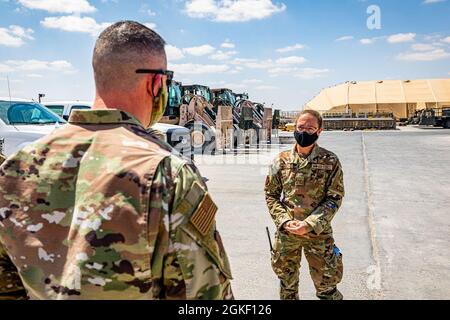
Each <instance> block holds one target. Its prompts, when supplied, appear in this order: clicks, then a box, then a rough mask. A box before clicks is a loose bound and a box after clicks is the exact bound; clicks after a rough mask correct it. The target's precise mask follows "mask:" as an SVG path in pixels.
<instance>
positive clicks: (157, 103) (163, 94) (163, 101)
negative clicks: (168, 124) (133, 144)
mask: <svg viewBox="0 0 450 320" xmlns="http://www.w3.org/2000/svg"><path fill="white" fill-rule="evenodd" d="M168 100H169V93H168V92H167V90H166V89H164V88H162V89H161V90H160V91H159V95H158V96H157V97H155V100H153V109H152V115H151V117H150V123H149V124H148V126H147V128H150V127H151V126H153V125H154V124H155V123H158V121H159V120H161V118H162V117H163V115H164V112H165V111H166V107H167V102H168Z"/></svg>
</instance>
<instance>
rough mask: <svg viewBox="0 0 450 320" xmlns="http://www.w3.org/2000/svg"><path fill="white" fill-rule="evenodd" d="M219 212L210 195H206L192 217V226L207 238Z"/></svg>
mask: <svg viewBox="0 0 450 320" xmlns="http://www.w3.org/2000/svg"><path fill="white" fill-rule="evenodd" d="M217 210H218V208H217V206H216V204H215V203H214V201H213V200H212V199H211V197H210V195H209V193H205V195H204V197H203V199H202V201H201V202H200V204H199V205H198V208H197V210H196V211H195V212H194V214H193V215H192V217H191V224H192V225H193V226H194V227H195V228H196V229H197V231H198V232H200V234H201V235H202V236H206V235H207V234H208V232H209V230H210V229H211V227H212V225H213V224H214V221H215V217H216V213H217Z"/></svg>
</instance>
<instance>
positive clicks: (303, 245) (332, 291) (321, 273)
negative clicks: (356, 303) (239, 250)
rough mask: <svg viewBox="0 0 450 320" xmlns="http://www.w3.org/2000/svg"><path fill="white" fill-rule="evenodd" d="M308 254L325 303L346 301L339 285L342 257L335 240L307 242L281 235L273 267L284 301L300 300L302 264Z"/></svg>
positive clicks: (288, 235)
mask: <svg viewBox="0 0 450 320" xmlns="http://www.w3.org/2000/svg"><path fill="white" fill-rule="evenodd" d="M302 250H304V251H305V256H306V260H308V264H309V272H310V274H311V278H312V280H313V282H314V286H315V287H316V295H317V297H318V298H320V299H323V300H342V299H343V296H342V294H341V293H340V292H339V290H337V284H338V283H340V282H341V280H342V276H343V264H342V254H341V253H339V252H338V251H339V250H338V249H337V247H336V246H335V244H334V239H333V237H331V236H330V237H329V238H327V239H325V240H307V239H302V238H300V237H298V236H295V235H291V234H288V233H287V232H285V231H282V232H277V234H276V237H275V246H274V252H273V254H272V268H273V270H274V271H275V274H276V275H277V276H278V278H279V279H280V298H281V299H282V300H298V299H299V294H298V286H299V275H300V261H301V257H302Z"/></svg>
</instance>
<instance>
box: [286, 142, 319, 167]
mask: <svg viewBox="0 0 450 320" xmlns="http://www.w3.org/2000/svg"><path fill="white" fill-rule="evenodd" d="M319 148H320V147H319V145H318V144H317V143H316V144H315V145H314V148H313V149H312V151H311V153H310V154H309V156H308V157H306V158H305V157H304V156H303V155H301V154H300V153H298V152H297V145H296V144H295V145H294V147H293V148H292V150H291V161H292V163H302V162H304V161H305V160H308V162H312V161H313V160H314V159H315V158H316V157H317V156H318V155H319Z"/></svg>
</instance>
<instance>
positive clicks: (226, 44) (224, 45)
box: [220, 40, 236, 49]
mask: <svg viewBox="0 0 450 320" xmlns="http://www.w3.org/2000/svg"><path fill="white" fill-rule="evenodd" d="M220 46H221V47H222V48H224V49H234V48H235V47H236V46H235V45H234V43H231V42H230V41H229V40H226V41H225V42H224V43H222V44H221V45H220Z"/></svg>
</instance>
